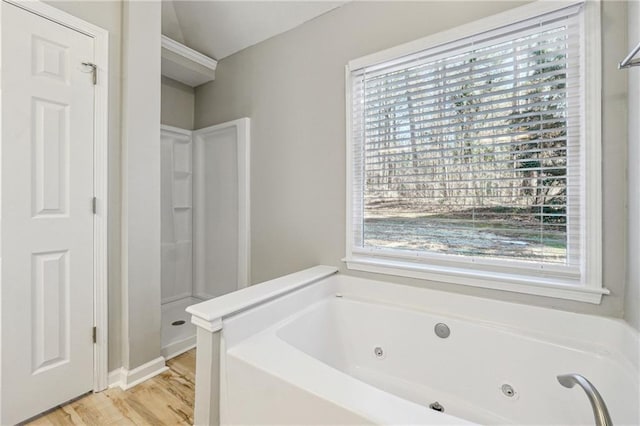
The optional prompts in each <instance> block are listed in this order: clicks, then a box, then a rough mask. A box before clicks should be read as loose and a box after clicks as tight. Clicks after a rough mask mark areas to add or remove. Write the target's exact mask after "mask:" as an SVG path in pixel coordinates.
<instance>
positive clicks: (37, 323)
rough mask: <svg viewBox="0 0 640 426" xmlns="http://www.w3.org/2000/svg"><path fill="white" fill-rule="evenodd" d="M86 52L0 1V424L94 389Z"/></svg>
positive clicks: (76, 38) (74, 38)
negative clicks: (0, 261)
mask: <svg viewBox="0 0 640 426" xmlns="http://www.w3.org/2000/svg"><path fill="white" fill-rule="evenodd" d="M93 55H94V41H93V38H91V37H89V36H86V35H84V34H81V33H79V32H76V31H74V30H71V29H69V28H67V27H64V26H62V25H59V24H57V23H54V22H52V21H49V20H47V19H45V18H42V17H39V16H37V15H35V14H32V13H29V12H27V11H24V10H22V9H20V8H18V7H16V6H13V5H9V4H7V3H5V2H2V155H1V167H2V174H1V179H2V188H1V194H2V209H1V211H2V221H1V225H0V226H1V237H2V238H1V240H2V241H1V248H0V249H1V258H2V281H1V286H2V287H1V291H2V293H1V302H0V303H1V325H0V326H1V332H2V335H1V336H2V341H1V343H2V351H1V364H2V366H1V385H0V388H1V389H2V393H1V402H2V405H1V418H0V423H2V424H14V423H16V422H19V421H21V420H24V419H26V418H29V417H32V416H34V415H36V414H38V413H40V412H42V411H44V410H47V409H49V408H51V407H53V406H55V405H58V404H60V403H63V402H65V401H68V400H69V399H72V398H75V397H77V396H79V395H81V394H83V393H86V392H88V391H90V390H91V389H92V387H93V346H94V345H93V342H92V331H93V303H94V301H93V212H92V198H93V138H94V135H93V132H94V123H93V120H94V118H93V117H94V114H93V111H94V86H93V78H92V74H91V73H90V68H88V67H86V66H83V65H82V63H83V62H93Z"/></svg>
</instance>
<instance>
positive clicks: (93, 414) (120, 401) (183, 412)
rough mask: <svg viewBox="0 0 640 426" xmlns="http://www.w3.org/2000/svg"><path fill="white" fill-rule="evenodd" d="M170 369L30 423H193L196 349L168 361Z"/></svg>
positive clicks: (80, 400)
mask: <svg viewBox="0 0 640 426" xmlns="http://www.w3.org/2000/svg"><path fill="white" fill-rule="evenodd" d="M167 365H168V366H169V370H168V371H166V372H165V373H162V374H160V375H158V376H156V377H154V378H153V379H150V380H147V381H146V382H143V383H141V384H139V385H138V386H135V387H133V388H131V389H129V390H127V391H123V390H122V389H120V388H113V389H108V390H106V391H104V392H100V393H94V394H89V395H87V396H84V397H82V398H80V399H77V400H75V401H73V402H70V403H69V404H67V405H64V406H61V407H58V408H56V409H55V410H53V411H50V412H48V413H46V414H45V415H43V416H41V417H38V418H36V419H34V420H33V421H32V422H30V423H28V425H37V426H43V425H91V426H94V425H95V426H98V425H154V426H155V425H191V424H193V401H194V389H195V370H196V354H195V349H193V350H191V351H189V352H185V353H184V354H182V355H180V356H177V357H175V358H173V359H171V360H169V361H167Z"/></svg>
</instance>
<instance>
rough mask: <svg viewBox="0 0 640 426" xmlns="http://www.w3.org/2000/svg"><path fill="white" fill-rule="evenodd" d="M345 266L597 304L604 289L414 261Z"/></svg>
mask: <svg viewBox="0 0 640 426" xmlns="http://www.w3.org/2000/svg"><path fill="white" fill-rule="evenodd" d="M343 261H344V262H345V263H346V265H347V269H350V270H354V271H363V272H373V273H377V274H385V275H394V276H399V277H407V278H417V279H422V280H429V281H438V282H444V283H451V284H459V285H467V286H471V287H481V288H489V289H493V290H502V291H511V292H516V293H525V294H533V295H536V296H545V297H553V298H556V299H566V300H575V301H578V302H585V303H593V304H599V303H600V302H601V300H602V296H603V295H605V294H609V290H607V289H606V288H604V287H602V288H587V287H583V286H578V285H574V284H571V283H567V282H563V281H559V280H556V279H544V278H535V277H523V276H518V275H512V274H505V273H493V272H487V271H482V272H479V271H472V270H468V269H462V268H453V267H444V266H434V265H427V264H417V263H414V262H407V261H403V260H391V259H381V258H373V257H362V256H353V257H348V258H345V259H343Z"/></svg>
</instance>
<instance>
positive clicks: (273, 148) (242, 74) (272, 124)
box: [195, 1, 627, 317]
mask: <svg viewBox="0 0 640 426" xmlns="http://www.w3.org/2000/svg"><path fill="white" fill-rule="evenodd" d="M516 5H518V3H509V2H480V1H474V2H466V3H462V2H407V3H404V2H370V3H369V2H352V3H348V4H346V5H345V6H343V7H341V8H340V9H337V10H334V11H332V12H329V13H327V14H324V15H322V16H320V17H318V18H316V19H314V20H312V21H310V22H307V23H305V24H303V25H302V26H300V27H298V28H295V29H293V30H291V31H289V32H287V33H284V34H281V35H279V36H276V37H274V38H272V39H269V40H267V41H265V42H262V43H260V44H258V45H255V46H253V47H250V48H248V49H245V50H243V51H241V52H238V53H237V54H234V55H232V56H230V57H227V58H224V59H223V60H221V61H220V62H219V64H218V68H217V70H216V79H215V81H213V82H211V83H208V84H206V85H203V86H200V87H198V88H197V89H196V116H195V127H196V128H201V127H205V126H208V125H212V124H217V123H221V122H224V121H228V120H232V119H236V118H239V117H244V116H248V117H251V119H252V141H251V143H252V147H251V150H252V159H251V161H252V167H251V188H252V192H251V208H252V211H251V217H252V219H251V229H252V235H251V244H252V253H251V258H252V265H251V269H252V280H253V282H254V283H255V282H261V281H264V280H267V279H270V278H273V277H276V276H279V275H282V274H286V273H289V272H292V271H295V270H299V269H302V268H306V267H309V266H312V265H316V264H328V265H336V266H340V268H341V270H342V271H343V272H346V273H349V274H353V275H363V276H373V275H370V274H357V273H354V272H350V271H345V267H344V265H343V263H342V262H341V259H342V258H343V257H344V255H345V100H344V80H345V77H344V66H345V64H346V63H347V62H348V61H349V60H350V59H354V58H357V57H360V56H363V55H366V54H369V53H372V52H376V51H379V50H382V49H385V48H389V47H392V46H395V45H398V44H401V43H404V42H407V41H411V40H414V39H417V38H419V37H423V36H426V35H428V34H431V33H436V32H439V31H442V30H445V29H448V28H452V27H455V26H457V25H461V24H463V23H466V22H470V21H473V20H476V19H479V18H482V17H484V16H488V15H492V14H495V13H498V12H501V11H503V10H506V9H509V8H512V7H514V6H516ZM625 14H626V4H625V3H622V2H604V4H603V18H602V23H603V33H604V37H603V42H604V46H603V47H604V48H603V54H604V61H603V71H604V79H603V80H604V87H603V94H604V111H603V126H604V130H603V161H604V187H605V188H611V190H605V191H604V220H605V224H606V225H605V229H604V238H603V239H604V241H603V249H604V250H603V252H604V275H605V277H606V278H605V285H606V286H607V288H609V289H610V290H611V295H610V296H607V297H605V298H604V300H603V302H602V304H601V305H592V304H586V303H578V302H571V301H563V300H555V299H549V298H543V297H536V296H529V295H523V294H517V293H509V292H502V291H494V290H485V289H478V288H472V287H466V286H457V285H451V284H442V283H434V282H425V281H419V280H410V279H398V278H393V277H386V276H382V275H379V276H375V278H378V279H385V280H393V281H396V282H403V283H407V284H410V285H416V286H427V287H431V288H436V289H443V290H448V291H454V292H460V293H467V294H472V295H480V296H486V297H492V298H496V299H502V300H510V301H516V302H521V303H528V304H535V305H543V306H550V307H554V308H558V309H567V310H573V311H580V312H590V313H596V314H601V315H611V316H617V317H620V316H622V314H623V292H624V282H625V275H626V272H625V268H626V264H625V259H626V246H625V244H626V239H625V235H626V207H625V202H626V191H625V188H626V183H625V182H626V177H625V167H626V153H627V145H626V136H627V135H626V133H627V131H626V111H627V104H626V103H627V101H626V89H627V87H626V77H625V75H624V74H620V72H619V71H618V70H617V69H616V63H617V61H618V60H619V59H620V58H621V57H623V56H624V55H625V54H626V15H625Z"/></svg>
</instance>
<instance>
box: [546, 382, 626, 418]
mask: <svg viewBox="0 0 640 426" xmlns="http://www.w3.org/2000/svg"><path fill="white" fill-rule="evenodd" d="M558 382H560V384H561V385H562V386H564V387H565V388H572V387H573V386H574V385H578V386H580V387H581V388H582V389H583V390H584V392H585V393H586V394H587V398H589V402H590V403H591V408H592V409H593V417H594V418H595V421H596V426H613V422H612V421H611V416H609V410H608V409H607V404H605V403H604V399H602V396H601V395H600V392H598V390H597V389H596V387H595V386H593V383H591V382H590V381H589V380H587V379H586V378H585V377H584V376H581V375H580V374H575V373H573V374H561V375H559V376H558Z"/></svg>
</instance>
